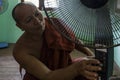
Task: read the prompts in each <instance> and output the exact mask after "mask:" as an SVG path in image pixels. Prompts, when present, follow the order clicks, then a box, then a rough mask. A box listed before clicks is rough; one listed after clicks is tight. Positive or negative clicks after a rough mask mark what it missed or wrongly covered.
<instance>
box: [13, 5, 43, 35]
mask: <svg viewBox="0 0 120 80" xmlns="http://www.w3.org/2000/svg"><path fill="white" fill-rule="evenodd" d="M15 14H16V17H17V19H18V21H19V23H18V26H19V27H20V28H21V29H22V30H25V31H26V32H29V33H36V32H40V33H42V32H43V31H44V28H45V21H44V18H43V16H42V14H41V12H40V11H39V9H37V8H36V7H35V6H31V5H27V4H25V5H23V6H19V7H17V8H16V10H15Z"/></svg>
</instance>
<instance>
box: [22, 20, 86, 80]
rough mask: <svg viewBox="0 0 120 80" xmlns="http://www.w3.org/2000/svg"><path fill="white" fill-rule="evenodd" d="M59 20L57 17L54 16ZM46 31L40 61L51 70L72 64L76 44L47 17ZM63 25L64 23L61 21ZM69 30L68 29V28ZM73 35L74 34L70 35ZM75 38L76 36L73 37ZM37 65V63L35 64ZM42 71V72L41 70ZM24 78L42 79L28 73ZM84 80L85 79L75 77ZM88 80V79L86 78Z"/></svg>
mask: <svg viewBox="0 0 120 80" xmlns="http://www.w3.org/2000/svg"><path fill="white" fill-rule="evenodd" d="M53 19H54V20H56V21H57V22H58V20H57V19H55V18H53ZM45 24H46V27H45V31H44V33H43V38H44V39H43V45H42V49H41V52H40V59H39V60H40V61H41V62H43V63H44V64H45V65H46V66H47V67H48V68H50V69H51V70H55V69H60V68H64V67H67V66H68V65H70V64H72V60H71V57H70V52H71V51H72V50H73V49H74V48H75V44H74V43H72V42H71V41H69V40H67V39H66V38H64V37H63V36H62V35H61V34H60V33H59V32H58V31H57V30H56V29H55V28H54V27H53V25H52V24H51V23H49V21H48V20H47V19H45ZM59 24H60V25H61V27H63V26H62V24H61V23H60V22H59ZM66 31H67V30H66ZM69 36H71V37H73V36H74V35H69ZM73 38H74V37H73ZM35 66H37V65H35ZM41 73H42V72H41ZM23 80H40V79H37V78H35V77H34V76H32V75H30V74H29V73H26V74H25V76H24V79H23ZM75 80H83V79H80V78H79V79H75ZM84 80H86V79H84Z"/></svg>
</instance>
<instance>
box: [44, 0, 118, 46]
mask: <svg viewBox="0 0 120 80" xmlns="http://www.w3.org/2000/svg"><path fill="white" fill-rule="evenodd" d="M43 1H44V2H45V3H44V2H43V3H44V4H45V5H44V6H43V7H44V10H45V12H46V15H47V17H48V19H49V20H50V22H51V23H52V24H53V25H54V27H55V28H57V30H58V31H59V32H60V33H61V34H62V35H63V36H64V37H66V38H67V39H69V40H71V41H73V42H75V43H78V42H77V41H76V40H75V39H74V38H73V37H70V36H69V35H68V34H67V33H69V34H73V33H74V36H75V38H77V39H79V40H82V41H83V43H84V44H83V45H81V46H87V47H91V48H109V47H114V46H118V45H120V16H119V15H115V14H113V9H111V8H110V6H111V4H109V2H110V1H111V0H109V2H108V4H106V5H104V6H103V7H101V8H97V9H91V8H88V7H86V6H85V5H83V4H82V3H81V1H80V0H55V1H54V2H52V1H49V0H43ZM52 3H55V4H56V6H54V7H52V9H51V10H49V11H47V10H46V8H48V7H50V6H51V5H52ZM46 6H47V7H46ZM55 19H57V20H55ZM59 24H61V25H59ZM60 26H62V27H64V28H60ZM58 27H59V28H58ZM64 29H67V33H66V30H64ZM78 44H79V43H78Z"/></svg>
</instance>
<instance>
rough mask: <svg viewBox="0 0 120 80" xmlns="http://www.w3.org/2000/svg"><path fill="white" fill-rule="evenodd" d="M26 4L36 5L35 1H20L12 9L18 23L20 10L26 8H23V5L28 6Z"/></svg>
mask: <svg viewBox="0 0 120 80" xmlns="http://www.w3.org/2000/svg"><path fill="white" fill-rule="evenodd" d="M26 5H28V6H31V7H36V6H35V5H34V4H33V3H31V2H21V3H18V4H17V5H16V6H15V7H14V8H13V10H12V17H13V19H14V20H15V21H16V23H19V19H18V17H17V16H18V15H17V14H18V13H17V12H18V10H20V9H21V10H23V9H24V8H23V6H26Z"/></svg>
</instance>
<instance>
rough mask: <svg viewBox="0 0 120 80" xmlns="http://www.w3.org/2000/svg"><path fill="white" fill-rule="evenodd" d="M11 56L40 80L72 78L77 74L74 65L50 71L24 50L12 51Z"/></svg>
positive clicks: (70, 79)
mask: <svg viewBox="0 0 120 80" xmlns="http://www.w3.org/2000/svg"><path fill="white" fill-rule="evenodd" d="M13 56H14V58H15V59H16V61H17V62H18V63H19V64H20V65H21V66H22V67H23V68H25V70H26V71H27V72H29V73H30V74H32V75H34V76H35V77H37V78H38V79H40V80H72V79H73V78H74V77H75V76H77V70H76V69H75V66H72V65H71V66H69V67H66V68H62V69H58V70H54V71H52V70H50V69H49V68H48V67H46V66H45V65H44V64H43V63H42V62H41V61H39V60H38V59H37V58H36V57H34V56H32V55H30V54H28V53H26V52H25V51H22V50H20V51H14V53H13Z"/></svg>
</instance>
